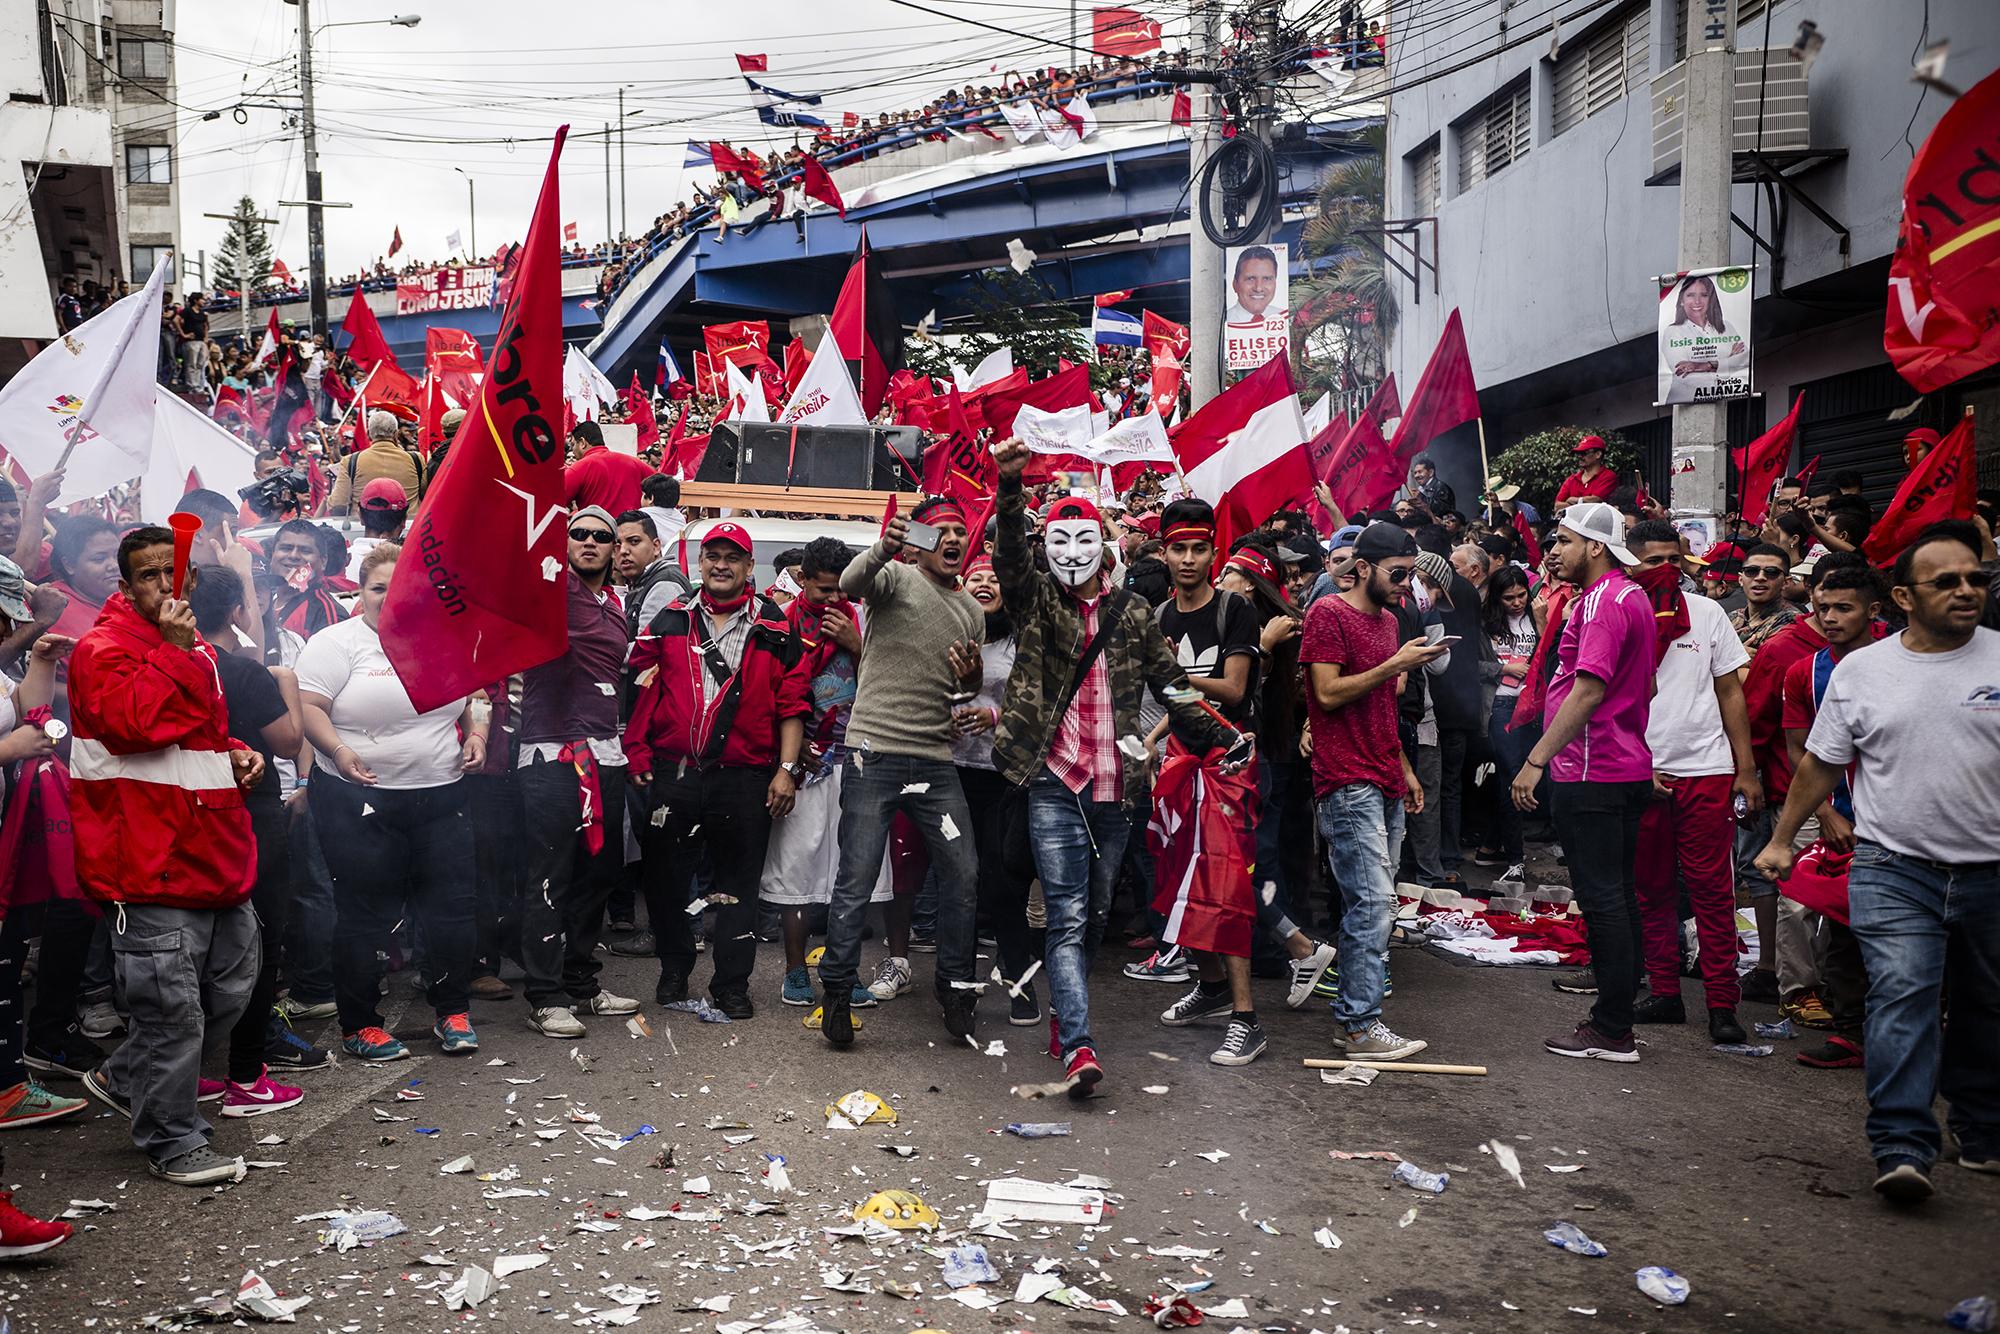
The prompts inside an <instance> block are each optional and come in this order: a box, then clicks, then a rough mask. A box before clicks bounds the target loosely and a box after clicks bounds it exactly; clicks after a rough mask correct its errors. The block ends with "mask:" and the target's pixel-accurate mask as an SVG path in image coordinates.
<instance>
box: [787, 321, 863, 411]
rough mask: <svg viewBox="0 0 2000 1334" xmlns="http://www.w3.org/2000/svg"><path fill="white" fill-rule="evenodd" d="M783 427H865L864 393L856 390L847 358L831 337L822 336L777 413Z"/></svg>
mask: <svg viewBox="0 0 2000 1334" xmlns="http://www.w3.org/2000/svg"><path fill="white" fill-rule="evenodd" d="M778 424H779V425H781V426H866V425H867V424H868V414H867V413H866V412H864V411H862V409H861V395H859V394H857V393H855V392H854V377H853V376H852V375H849V374H848V373H847V361H846V359H845V358H843V357H842V356H841V355H840V349H839V348H838V347H836V346H834V342H833V340H832V339H831V338H822V339H821V340H820V344H819V351H818V352H816V353H814V354H813V359H812V360H811V361H810V362H808V363H807V364H806V373H805V374H804V375H801V376H800V377H799V387H798V388H797V389H795V390H793V391H792V397H791V400H790V401H789V402H787V403H786V404H785V410H784V411H783V412H780V413H779V414H778Z"/></svg>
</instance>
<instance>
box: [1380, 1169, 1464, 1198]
mask: <svg viewBox="0 0 2000 1334" xmlns="http://www.w3.org/2000/svg"><path fill="white" fill-rule="evenodd" d="M1390 1179H1391V1180H1394V1181H1400V1182H1402V1183H1403V1184H1404V1185H1406V1186H1408V1187H1409V1188H1410V1189H1411V1190H1420V1191H1423V1192H1424V1193H1425V1194H1427V1195H1442V1194H1444V1188H1445V1187H1446V1186H1447V1185H1449V1184H1450V1183H1451V1173H1449V1172H1426V1171H1424V1169H1423V1168H1421V1167H1418V1166H1417V1165H1416V1164H1415V1163H1407V1162H1406V1163H1397V1164H1396V1170H1395V1171H1394V1172H1393V1173H1391V1174H1390Z"/></svg>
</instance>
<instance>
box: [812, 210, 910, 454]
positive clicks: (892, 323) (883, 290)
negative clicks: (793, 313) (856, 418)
mask: <svg viewBox="0 0 2000 1334" xmlns="http://www.w3.org/2000/svg"><path fill="white" fill-rule="evenodd" d="M827 332H828V333H830V334H832V335H833V341H834V345H835V346H836V347H838V348H839V349H840V355H841V356H842V357H844V358H846V359H847V362H848V369H849V370H851V371H853V372H854V387H855V389H856V390H857V391H859V392H860V394H861V408H862V411H864V412H866V413H867V414H868V415H869V417H870V418H873V417H874V415H875V414H876V413H877V412H879V411H881V409H882V396H883V395H884V394H885V393H887V392H888V388H889V376H890V375H892V374H893V373H894V372H895V371H896V370H897V369H899V368H900V367H901V366H902V364H903V324H902V321H901V320H899V319H897V318H896V298H895V296H894V295H893V294H892V293H891V292H890V291H889V283H888V280H887V279H885V278H884V277H883V276H882V267H881V265H879V264H877V263H876V262H875V255H874V253H873V252H872V251H870V250H869V249H868V229H867V228H866V227H863V228H862V229H861V244H860V245H859V246H857V247H856V248H855V251H854V262H853V263H852V264H850V265H848V266H847V277H846V278H845V279H844V280H843V281H842V282H841V284H840V296H839V297H838V298H837V299H836V300H835V301H834V303H833V318H832V319H831V320H829V321H828V322H827Z"/></svg>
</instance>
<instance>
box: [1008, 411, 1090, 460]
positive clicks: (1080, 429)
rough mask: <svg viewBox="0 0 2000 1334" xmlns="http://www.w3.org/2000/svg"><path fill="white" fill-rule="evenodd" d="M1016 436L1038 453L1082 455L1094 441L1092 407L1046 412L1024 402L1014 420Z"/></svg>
mask: <svg viewBox="0 0 2000 1334" xmlns="http://www.w3.org/2000/svg"><path fill="white" fill-rule="evenodd" d="M1014 434H1015V435H1017V436H1019V437H1020V438H1021V443H1022V444H1024V445H1026V446H1027V447H1028V448H1029V449H1031V450H1033V451H1034V452H1035V453H1037V454H1080V453H1082V452H1083V450H1082V446H1083V445H1085V444H1086V443H1088V442H1089V440H1090V405H1089V404H1088V403H1079V404H1077V405H1076V406H1075V407H1073V408H1061V409H1058V410H1057V411H1055V412H1045V411H1043V410H1042V409H1041V408H1038V407H1036V406H1034V405H1033V404H1032V403H1023V404H1022V405H1021V410H1020V412H1019V413H1017V414H1016V415H1015V417H1014Z"/></svg>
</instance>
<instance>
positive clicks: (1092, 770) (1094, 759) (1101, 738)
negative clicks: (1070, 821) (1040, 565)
mask: <svg viewBox="0 0 2000 1334" xmlns="http://www.w3.org/2000/svg"><path fill="white" fill-rule="evenodd" d="M1098 602H1099V599H1097V598H1092V599H1091V600H1090V601H1088V602H1082V601H1079V602H1078V603H1077V610H1078V611H1079V612H1080V613H1082V616H1083V642H1084V643H1086V644H1087V643H1089V642H1090V641H1091V639H1092V638H1094V637H1095V636H1096V634H1097V607H1098ZM1049 772H1050V773H1052V774H1054V775H1055V776H1056V777H1057V778H1059V779H1061V780H1062V784H1063V786H1064V787H1067V788H1068V789H1069V790H1070V791H1072V792H1074V793H1076V794H1077V795H1078V796H1084V795H1085V791H1084V789H1086V788H1089V789H1091V791H1090V792H1089V794H1088V797H1089V800H1091V801H1118V800H1120V799H1121V797H1122V796H1123V794H1124V783H1125V770H1124V765H1123V763H1122V762H1121V761H1120V759H1119V756H1118V737H1117V728H1116V725H1115V724H1114V723H1113V721H1112V717H1111V683H1110V679H1109V677H1108V676H1107V675H1106V674H1105V670H1104V655H1103V654H1102V653H1100V654H1098V655H1097V657H1096V658H1095V659H1093V660H1092V662H1091V664H1090V670H1089V671H1088V672H1085V673H1084V676H1083V685H1082V686H1081V687H1079V688H1078V690H1077V692H1076V697H1075V698H1074V699H1072V700H1071V701H1070V704H1069V708H1068V710H1067V711H1065V712H1064V714H1063V716H1062V721H1061V722H1059V723H1057V724H1056V739H1055V743H1054V744H1053V745H1051V746H1050V747H1049Z"/></svg>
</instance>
